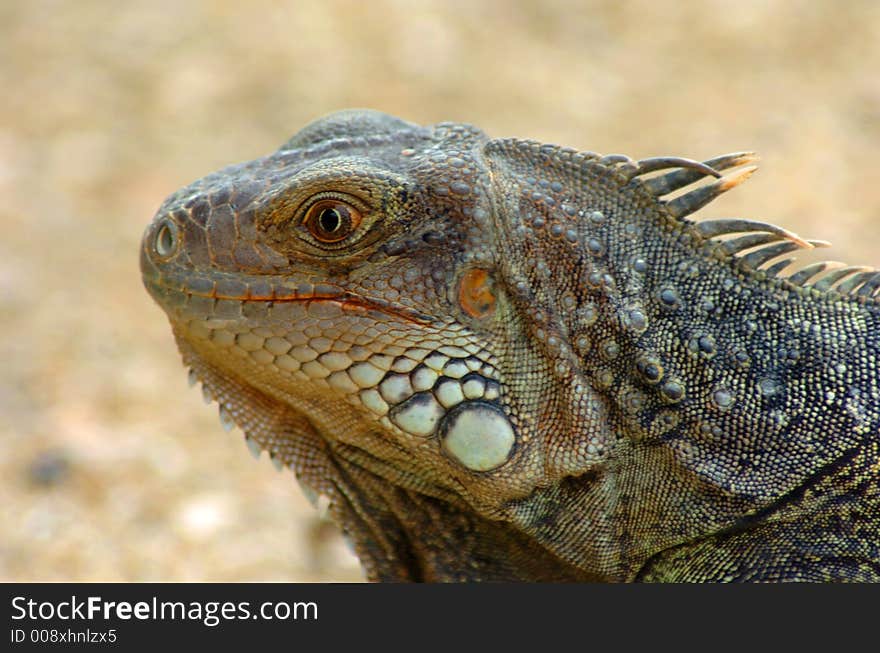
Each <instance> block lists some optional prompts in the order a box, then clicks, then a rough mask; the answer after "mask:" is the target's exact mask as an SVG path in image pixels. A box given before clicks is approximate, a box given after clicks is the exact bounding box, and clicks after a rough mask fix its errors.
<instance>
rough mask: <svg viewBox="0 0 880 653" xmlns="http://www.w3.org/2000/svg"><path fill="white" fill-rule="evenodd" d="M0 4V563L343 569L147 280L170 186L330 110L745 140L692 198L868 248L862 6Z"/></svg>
mask: <svg viewBox="0 0 880 653" xmlns="http://www.w3.org/2000/svg"><path fill="white" fill-rule="evenodd" d="M181 4H184V3H178V2H171V1H168V0H165V1H162V0H148V1H132V2H126V3H109V2H94V1H87V0H77V1H76V2H50V1H46V0H34V1H32V2H16V3H6V2H4V3H2V5H0V83H2V88H3V101H2V102H0V197H2V198H3V201H2V202H0V226H2V236H0V415H2V417H3V419H2V420H0V444H2V446H0V478H2V482H0V580H111V581H116V580H120V581H121V580H125V581H141V580H205V581H207V580H215V581H230V580H299V581H315V580H322V581H323V580H346V581H347V580H358V579H360V578H361V575H360V571H359V568H358V566H357V563H356V561H355V560H354V559H353V558H352V557H351V556H349V555H348V554H347V553H346V552H345V549H344V548H343V547H342V546H341V545H340V544H339V541H338V538H337V537H336V535H335V533H334V531H333V527H332V526H330V525H328V524H326V523H323V522H321V521H319V520H318V519H317V517H316V516H315V515H314V513H313V512H312V509H311V508H310V507H309V506H308V504H307V503H306V501H305V500H304V499H303V498H302V497H301V494H300V492H299V490H298V488H297V487H296V484H295V483H294V481H293V477H292V475H291V474H290V473H289V472H287V473H283V474H278V473H276V472H275V471H274V470H273V468H272V466H271V465H270V464H269V463H268V462H267V461H266V460H265V459H263V460H262V461H261V462H259V463H257V462H254V461H253V460H252V459H251V457H250V456H249V455H248V454H247V451H246V448H245V446H244V443H243V438H242V436H241V434H240V433H237V432H233V433H232V434H229V433H225V432H224V431H223V430H222V429H221V428H220V427H219V424H218V421H217V417H216V409H215V408H214V407H206V406H204V405H203V404H202V400H201V397H200V395H199V393H198V392H197V391H195V390H192V391H190V390H188V388H187V384H186V375H185V371H184V369H183V367H182V366H181V365H180V362H179V360H178V356H177V352H176V350H175V347H174V345H173V342H172V339H171V334H170V331H169V329H168V325H167V322H166V320H165V318H164V316H163V314H162V313H161V311H160V310H159V309H158V308H157V307H156V306H154V305H153V304H152V303H151V301H150V299H149V298H148V296H147V294H146V293H145V292H144V291H143V288H142V287H141V283H140V278H139V273H138V267H137V250H138V243H139V239H140V236H141V233H142V230H143V229H144V227H145V226H146V224H147V222H148V221H149V219H150V217H151V216H152V214H153V212H154V211H155V209H156V208H157V207H158V205H159V203H160V202H161V200H162V199H163V197H164V196H165V195H167V194H168V193H170V192H171V191H173V190H174V189H175V188H177V187H178V186H181V185H183V184H184V183H187V182H189V181H190V180H192V179H194V178H196V177H199V176H201V175H203V174H205V173H207V172H210V171H212V170H214V169H215V168H218V167H219V166H221V165H224V164H226V163H231V162H234V161H238V160H244V159H249V158H253V157H256V156H259V155H261V154H264V153H266V152H268V151H271V150H272V149H274V148H275V147H277V146H278V145H279V144H280V143H281V142H283V141H284V140H285V139H286V138H287V137H288V136H289V135H290V134H291V133H293V132H294V131H296V130H297V129H298V128H299V127H301V126H302V125H303V124H305V123H306V122H307V121H309V120H311V119H313V118H315V117H317V116H320V115H322V114H324V113H327V112H329V111H332V110H335V109H339V108H345V107H352V106H365V107H373V108H377V109H381V110H385V111H388V112H390V113H395V114H398V115H400V116H402V117H405V118H407V119H409V120H413V121H416V122H423V123H429V122H434V121H439V120H459V121H467V122H473V123H475V124H478V125H480V126H482V127H483V128H485V129H486V130H487V131H489V133H491V134H493V135H497V136H522V137H531V138H536V139H541V140H545V141H552V142H557V143H562V144H565V145H569V146H573V147H579V148H582V149H589V150H595V151H600V152H624V153H627V154H629V155H631V156H633V157H645V156H654V155H661V154H669V155H680V156H688V157H695V158H703V157H709V156H712V155H715V154H719V153H724V152H729V151H736V150H741V149H755V150H758V151H759V152H760V153H761V154H762V155H763V163H762V171H761V172H760V173H759V174H758V175H756V176H755V177H753V179H752V180H750V181H749V182H748V184H746V185H745V186H744V187H742V188H740V189H737V190H736V191H735V192H733V193H731V194H729V195H728V196H726V197H724V198H722V199H721V200H720V201H718V202H716V203H715V204H714V205H713V206H712V207H710V208H707V209H704V211H703V215H712V216H734V215H736V216H741V217H750V218H759V219H764V220H769V221H772V222H776V223H778V224H781V225H783V226H785V227H788V228H790V229H794V230H796V231H798V232H799V233H801V234H802V235H803V236H807V237H812V238H822V239H827V240H832V241H834V243H835V248H834V249H833V250H832V251H831V252H830V255H829V257H830V258H835V259H842V260H847V261H851V262H853V263H856V262H858V263H869V264H874V265H880V254H878V252H877V248H876V243H877V242H878V239H880V224H878V222H877V220H878V218H880V171H878V166H877V161H878V151H880V74H878V70H880V3H876V2H869V1H865V2H857V1H855V0H852V1H848V2H830V1H829V2H817V1H814V2H797V1H790V2H753V1H750V0H739V1H738V2H735V3H732V2H729V1H727V0H723V1H721V0H704V1H701V2H658V1H656V0H653V1H640V2H612V1H608V2H585V3H567V2H559V1H556V2H501V1H498V2H464V1H462V2H412V3H408V2H369V3H367V2H363V3H361V2H335V1H334V2H327V1H324V2H314V3H303V2H296V3H293V2H291V3H283V2H269V1H257V2H250V3H236V2H191V3H185V7H184V8H181V7H180V5H181Z"/></svg>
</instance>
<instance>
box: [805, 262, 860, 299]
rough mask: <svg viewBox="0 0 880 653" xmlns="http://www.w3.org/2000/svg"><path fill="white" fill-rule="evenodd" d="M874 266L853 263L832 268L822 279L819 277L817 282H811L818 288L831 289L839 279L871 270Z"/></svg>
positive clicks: (822, 289)
mask: <svg viewBox="0 0 880 653" xmlns="http://www.w3.org/2000/svg"><path fill="white" fill-rule="evenodd" d="M872 269H873V268H869V267H867V266H864V265H852V266H849V267H844V268H839V269H836V270H830V271H829V272H828V273H827V274H825V275H823V276H822V278H821V279H818V280H817V281H816V282H815V283H813V284H811V285H812V287H813V288H815V289H816V290H821V291H823V292H824V291H827V290H831V288H832V287H833V286H834V284H836V283H837V282H838V281H841V280H843V279H845V278H846V277H849V276H851V275H853V274H856V273H859V272H870V271H872Z"/></svg>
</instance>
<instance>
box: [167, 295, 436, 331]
mask: <svg viewBox="0 0 880 653" xmlns="http://www.w3.org/2000/svg"><path fill="white" fill-rule="evenodd" d="M183 292H185V293H187V294H189V295H195V296H199V297H209V298H211V299H217V300H224V301H237V302H271V303H273V304H284V303H288V302H305V303H308V302H335V303H337V304H339V305H340V306H341V307H342V308H343V310H350V311H365V310H367V311H369V310H373V311H379V312H380V313H385V314H386V315H392V316H395V317H398V318H400V319H403V320H406V321H407V322H413V323H416V324H430V323H432V322H434V320H433V319H432V318H431V317H430V316H429V315H425V314H424V313H420V312H419V311H416V310H414V309H411V308H406V307H404V306H395V305H393V304H391V303H389V302H387V301H385V300H381V299H371V298H366V297H361V296H360V295H355V294H353V293H351V292H348V291H343V290H338V291H336V290H330V291H324V292H320V291H312V292H295V293H293V294H286V295H281V296H279V295H278V293H276V292H275V290H274V289H273V292H271V293H269V294H254V293H251V292H248V293H247V294H244V295H243V294H232V293H222V292H217V291H216V290H212V291H210V292H200V291H194V290H192V289H189V288H184V289H183Z"/></svg>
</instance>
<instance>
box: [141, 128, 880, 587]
mask: <svg viewBox="0 0 880 653" xmlns="http://www.w3.org/2000/svg"><path fill="white" fill-rule="evenodd" d="M755 160H756V157H755V156H754V155H752V154H751V153H737V154H729V155H726V156H720V157H718V158H715V159H711V160H709V161H705V162H702V163H700V162H697V161H693V160H689V159H682V158H674V157H661V158H649V159H644V160H639V161H636V160H632V159H630V158H628V157H626V156H623V155H617V154H612V155H608V156H601V155H599V154H595V153H592V152H578V151H575V150H573V149H567V148H563V147H557V146H555V145H546V144H541V143H537V142H532V141H527V140H518V139H490V138H488V137H487V136H486V135H485V134H484V133H483V132H482V131H481V130H479V129H477V128H475V127H472V126H469V125H465V124H454V123H440V124H437V125H433V126H429V127H422V126H418V125H415V124H411V123H409V122H405V121H403V120H400V119H398V118H394V117H391V116H389V115H385V114H382V113H378V112H373V111H343V112H339V113H334V114H331V115H329V116H326V117H324V118H322V119H320V120H317V121H315V122H313V123H311V124H309V125H308V126H306V127H305V128H304V129H302V130H301V131H300V132H299V133H297V134H296V135H295V136H293V137H292V138H291V139H290V140H288V141H287V142H286V143H285V144H284V145H283V146H281V148H280V149H279V150H277V151H276V152H274V153H272V154H270V155H268V156H265V157H263V158H259V159H256V160H254V161H250V162H247V163H242V164H239V165H233V166H230V167H227V168H224V169H223V170H220V171H219V172H215V173H213V174H210V175H208V176H207V177H205V178H203V179H201V180H199V181H196V182H195V183H193V184H192V185H189V186H187V187H185V188H183V189H182V190H180V191H178V192H176V193H174V194H173V195H171V196H170V197H169V198H168V199H167V200H166V201H165V203H164V204H163V205H162V206H161V208H160V209H159V211H158V213H157V215H156V217H155V218H154V219H153V221H152V223H151V224H150V225H149V227H148V228H147V230H146V233H145V235H144V238H143V244H142V247H141V251H140V261H141V269H142V272H143V278H144V283H145V284H146V287H147V289H148V290H149V292H150V294H151V295H152V296H153V298H154V299H155V300H156V301H157V302H158V303H159V305H160V306H161V307H162V308H163V309H164V310H165V311H166V313H167V314H168V316H169V318H170V321H171V326H172V329H173V332H174V336H175V338H176V340H177V344H178V346H179V348H180V351H181V352H182V356H183V360H184V362H185V364H186V365H187V366H189V367H190V368H191V371H190V379H191V381H192V382H196V381H201V382H202V384H203V386H204V390H205V393H206V396H207V397H209V398H213V399H214V400H216V401H217V402H218V403H219V405H220V420H221V422H222V424H223V425H224V426H226V427H227V428H231V426H232V425H237V426H239V427H241V429H242V430H243V431H244V433H245V437H246V438H247V441H248V443H249V445H250V446H251V447H252V449H254V450H255V451H256V452H257V453H258V454H259V452H260V451H267V452H268V454H269V456H270V457H271V459H272V461H273V462H274V463H275V464H276V465H277V466H279V467H283V466H288V467H290V468H292V469H293V471H294V472H295V474H296V476H297V478H298V479H299V480H300V481H301V482H302V484H303V486H304V489H305V491H306V493H307V494H308V495H310V496H312V497H313V498H315V499H316V500H317V501H319V502H323V503H324V505H325V507H326V508H327V509H328V510H329V513H330V515H331V516H332V518H333V519H334V521H335V522H337V523H338V524H339V526H340V527H341V529H342V530H343V532H344V533H345V534H346V535H347V536H348V537H349V538H350V539H351V541H352V542H353V546H354V549H355V551H356V553H357V555H358V556H359V558H360V560H361V562H362V564H363V566H364V568H365V571H366V573H367V576H368V578H369V579H372V580H385V581H404V580H407V581H476V580H529V581H562V580H573V581H600V580H601V581H796V580H800V581H876V580H880V435H878V433H880V304H878V300H877V295H878V289H880V272H878V271H875V270H873V269H870V268H866V267H852V266H842V265H835V264H832V263H828V262H823V263H816V264H812V265H807V266H806V267H800V268H799V269H798V268H797V267H796V266H795V267H789V266H790V265H791V264H792V262H793V259H791V258H783V259H782V260H780V257H785V256H787V255H789V254H790V253H792V252H794V251H796V250H798V249H802V248H811V247H814V246H817V245H821V244H824V243H821V242H819V241H807V240H803V239H801V238H800V237H798V236H797V235H795V234H794V233H792V232H790V231H788V230H786V229H783V228H780V227H777V226H773V225H770V224H765V223H762V222H757V221H751V220H745V219H733V218H731V219H715V220H704V221H700V222H696V221H692V220H690V219H688V218H687V216H689V215H690V214H692V213H694V212H695V211H697V209H699V208H701V207H702V206H704V205H705V204H707V203H708V202H709V201H711V200H712V199H713V198H714V197H716V196H717V195H719V194H720V193H722V192H724V191H726V190H728V189H730V188H732V187H734V186H736V185H737V184H739V183H740V182H741V181H743V180H744V179H746V178H747V177H748V176H749V175H750V174H751V173H752V172H753V170H754V169H755V166H754V165H753V163H754V162H755ZM786 270H788V272H787V273H786ZM791 270H794V271H791Z"/></svg>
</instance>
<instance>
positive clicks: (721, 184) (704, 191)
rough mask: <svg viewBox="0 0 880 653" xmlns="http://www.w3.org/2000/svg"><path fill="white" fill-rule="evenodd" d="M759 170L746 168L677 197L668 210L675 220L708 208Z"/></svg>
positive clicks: (667, 206)
mask: <svg viewBox="0 0 880 653" xmlns="http://www.w3.org/2000/svg"><path fill="white" fill-rule="evenodd" d="M757 169H758V166H746V167H745V168H741V169H740V170H737V171H735V172H732V173H730V174H729V175H724V176H723V177H721V179H718V180H717V181H715V182H713V183H711V184H708V185H706V186H700V187H699V188H696V189H694V190H692V191H690V192H689V193H685V194H684V195H681V196H680V197H676V198H675V199H674V200H670V201H668V202H666V209H667V210H668V211H669V213H670V214H671V215H672V216H673V217H675V218H683V217H685V216H687V215H690V214H691V213H694V212H695V211H698V210H700V209H701V208H703V207H704V206H706V204H708V203H709V202H711V201H712V200H714V199H715V198H716V197H718V196H719V195H721V193H723V192H725V191H728V190H730V189H731V188H734V187H735V186H739V185H740V184H741V183H742V182H744V181H745V180H746V179H748V178H749V177H751V176H752V173H754V172H755V170H757Z"/></svg>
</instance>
